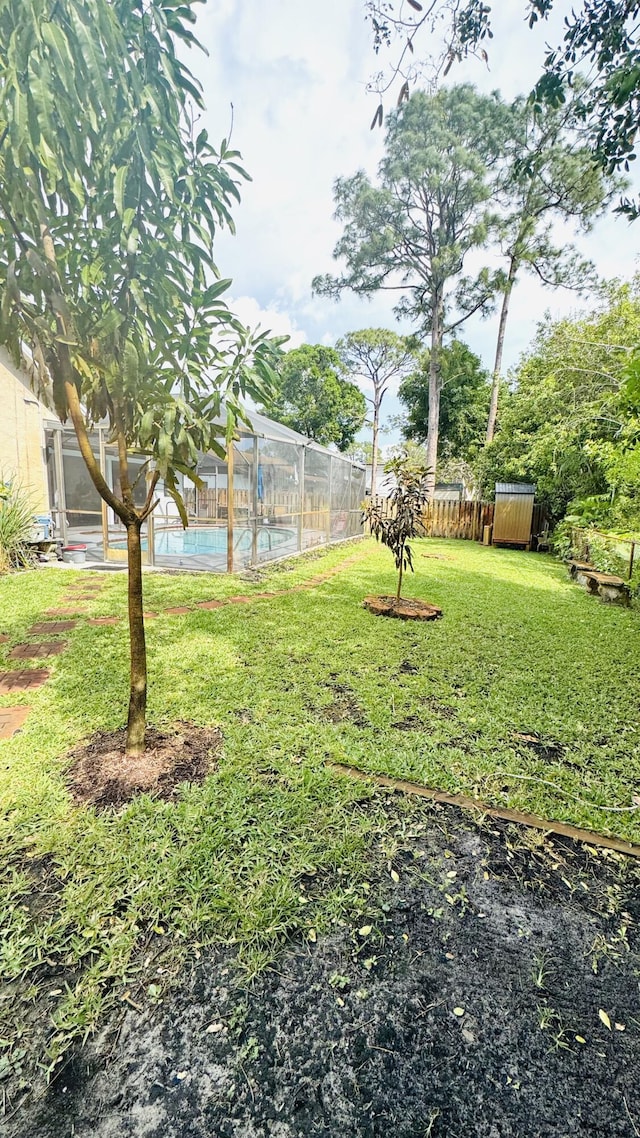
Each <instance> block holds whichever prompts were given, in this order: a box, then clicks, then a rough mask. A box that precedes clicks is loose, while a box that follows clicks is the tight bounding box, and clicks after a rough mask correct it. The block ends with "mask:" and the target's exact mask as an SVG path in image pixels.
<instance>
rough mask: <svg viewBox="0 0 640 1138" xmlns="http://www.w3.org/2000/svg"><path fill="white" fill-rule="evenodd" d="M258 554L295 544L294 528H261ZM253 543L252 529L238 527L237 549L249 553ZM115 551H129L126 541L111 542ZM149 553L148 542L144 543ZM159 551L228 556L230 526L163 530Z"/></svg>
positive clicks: (163, 553) (160, 553)
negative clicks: (293, 542) (228, 528)
mask: <svg viewBox="0 0 640 1138" xmlns="http://www.w3.org/2000/svg"><path fill="white" fill-rule="evenodd" d="M256 537H257V547H258V555H259V556H260V554H265V553H271V552H275V550H277V549H278V548H279V547H281V546H284V545H286V544H287V543H288V542H291V541H295V539H296V533H295V530H292V529H283V528H278V527H277V526H261V527H260V529H259V530H258V532H257V535H256ZM252 544H253V534H252V531H251V529H249V528H248V527H246V526H244V527H239V528H238V527H236V529H235V530H234V534H233V548H234V550H235V551H236V552H239V553H249V552H250V551H251V548H252ZM110 545H111V548H112V549H126V548H127V543H126V541H114V542H111V543H110ZM142 548H143V550H144V551H145V552H146V549H147V543H146V541H145V540H143V542H142ZM155 552H156V556H157V557H226V555H227V528H226V526H189V527H188V528H187V529H182V528H181V527H180V528H177V527H176V528H175V529H162V530H156V533H155Z"/></svg>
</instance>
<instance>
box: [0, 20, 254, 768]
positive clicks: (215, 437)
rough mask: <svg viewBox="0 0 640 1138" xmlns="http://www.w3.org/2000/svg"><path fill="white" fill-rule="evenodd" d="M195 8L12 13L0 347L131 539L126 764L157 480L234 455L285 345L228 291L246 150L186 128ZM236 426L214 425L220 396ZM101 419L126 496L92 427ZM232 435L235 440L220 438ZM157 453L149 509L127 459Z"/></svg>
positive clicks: (191, 101) (2, 74)
mask: <svg viewBox="0 0 640 1138" xmlns="http://www.w3.org/2000/svg"><path fill="white" fill-rule="evenodd" d="M194 6H195V0H183V2H181V4H180V5H177V4H176V3H175V2H174V0H144V2H143V0H56V3H54V4H52V3H51V0H29V3H25V2H24V0H2V3H1V4H0V280H1V282H2V286H3V295H2V307H1V313H0V341H1V342H2V343H4V344H6V345H7V346H8V347H9V348H10V349H11V351H12V353H13V355H14V357H15V358H16V359H18V358H20V357H21V356H22V357H26V358H27V359H28V360H29V361H30V363H31V365H32V370H33V380H34V384H35V386H36V387H37V389H38V392H39V394H40V395H41V397H42V398H44V399H45V400H46V401H47V402H48V403H49V404H50V405H52V406H53V407H54V408H55V410H56V411H57V413H58V415H59V416H60V418H61V419H62V421H63V422H65V421H67V420H68V419H70V420H71V422H72V424H73V427H74V429H75V432H76V435H77V438H78V443H79V447H80V451H81V453H82V456H83V458H84V461H85V463H86V466H87V469H88V472H89V475H90V477H91V479H92V481H93V484H94V486H95V488H96V490H97V491H98V493H99V494H100V495H101V497H102V498H103V499H104V501H105V502H106V503H107V504H108V505H109V506H110V507H111V509H112V510H113V511H114V512H115V514H116V515H117V517H118V518H119V519H120V520H121V522H122V523H123V525H124V526H125V527H126V532H127V551H128V565H129V628H130V644H131V685H130V699H129V714H128V727H127V753H128V754H129V755H136V754H140V753H141V752H142V751H143V750H144V740H145V723H146V697H147V658H146V644H145V631H144V620H143V602H142V567H141V528H142V525H143V524H144V522H145V521H146V519H147V518H148V516H149V514H150V512H151V511H152V510H153V508H154V505H155V491H156V487H157V485H158V482H159V481H160V479H163V480H164V483H165V486H166V488H167V490H168V492H169V493H170V494H172V495H173V496H174V498H175V499H176V502H177V504H178V506H179V508H180V510H181V513H182V516H183V520H184V521H185V523H186V515H185V514H184V507H183V505H182V501H181V498H180V494H179V484H178V478H179V475H191V476H194V472H195V467H196V464H197V461H198V452H199V451H207V450H210V449H213V450H215V451H216V452H217V453H219V454H224V445H223V442H224V435H225V432H226V435H227V438H229V437H230V436H231V434H232V433H233V430H234V424H235V419H236V417H237V416H239V415H240V414H241V409H240V403H239V400H240V399H241V398H242V397H243V396H244V395H245V394H251V395H253V396H254V397H258V398H264V397H265V393H266V391H267V388H268V384H269V383H270V382H271V381H272V378H273V373H272V369H271V366H270V359H271V354H272V351H273V347H272V345H271V344H270V343H269V342H268V341H267V339H266V338H265V337H264V336H259V337H255V338H254V337H253V336H252V335H251V334H250V333H249V332H248V331H247V330H246V329H245V328H243V326H242V325H241V324H240V323H239V322H238V320H237V319H236V318H235V317H234V316H233V314H232V313H231V312H230V311H229V309H228V308H227V306H226V304H225V303H224V301H223V299H222V294H223V293H224V291H225V289H226V288H227V286H228V284H229V283H230V282H229V281H226V280H221V279H219V273H218V271H217V268H216V265H215V262H214V260H213V239H214V235H215V233H216V230H217V228H218V227H219V226H222V225H227V226H232V220H231V213H230V210H231V207H232V205H233V204H234V202H235V201H237V199H238V183H239V182H240V181H241V180H242V178H243V177H245V175H244V172H243V170H242V168H241V167H240V166H239V165H238V162H237V159H238V155H237V153H236V152H235V151H232V150H230V149H229V147H228V145H227V143H226V142H223V143H222V145H221V147H220V149H219V150H218V151H216V150H215V149H214V148H213V146H212V145H211V143H210V142H209V139H208V137H207V133H206V131H200V133H198V134H196V133H195V132H194V130H193V122H194V118H195V115H194V106H201V97H200V91H199V89H198V87H197V85H196V83H195V81H194V79H193V77H192V76H191V75H190V73H189V71H188V70H187V69H186V67H185V66H184V64H183V63H182V62H181V59H180V51H181V49H182V48H183V47H184V46H185V45H189V44H194V43H196V42H197V41H196V40H195V38H194V35H193V32H192V30H191V25H192V23H193V21H194V19H195V16H194V13H193V8H194ZM223 396H224V397H225V398H226V407H227V415H228V419H227V422H226V424H225V425H220V418H221V412H222V399H223ZM105 420H106V422H107V423H108V427H109V433H110V440H111V442H112V443H113V444H114V445H115V446H116V447H117V452H118V461H119V484H120V486H119V489H115V488H114V487H112V486H110V485H109V484H108V483H107V482H106V480H105V478H104V477H103V475H102V473H101V470H100V464H99V461H98V456H97V455H96V453H95V451H94V449H93V447H92V442H91V438H90V431H91V428H92V426H93V425H94V424H96V423H98V422H104V421H105ZM221 439H222V441H221ZM134 453H135V454H138V455H142V456H143V457H144V458H145V459H146V460H147V466H146V470H147V474H148V484H147V489H146V493H145V494H144V495H143V502H142V504H141V505H137V504H136V502H137V501H139V494H138V489H139V488H137V487H136V486H135V484H132V482H131V478H130V464H129V457H130V455H131V454H134Z"/></svg>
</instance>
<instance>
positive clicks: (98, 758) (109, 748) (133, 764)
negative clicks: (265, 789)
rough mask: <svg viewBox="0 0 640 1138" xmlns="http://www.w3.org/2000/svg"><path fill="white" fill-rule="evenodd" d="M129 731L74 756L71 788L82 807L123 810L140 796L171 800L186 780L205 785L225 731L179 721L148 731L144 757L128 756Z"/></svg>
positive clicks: (103, 736) (102, 737) (99, 738)
mask: <svg viewBox="0 0 640 1138" xmlns="http://www.w3.org/2000/svg"><path fill="white" fill-rule="evenodd" d="M125 742H126V731H125V730H124V729H122V730H120V731H112V732H99V733H98V734H97V735H94V736H93V738H92V739H90V740H89V741H88V742H87V743H86V744H85V745H84V746H83V747H79V748H78V749H77V750H75V751H73V752H72V755H71V758H72V765H71V768H70V771H69V775H68V784H69V789H70V790H71V793H72V794H73V797H74V799H75V800H76V802H78V803H82V804H90V805H92V806H98V807H100V808H102V809H107V808H108V807H113V806H115V807H118V806H123V805H124V804H125V803H126V802H130V801H131V799H132V798H134V797H135V796H136V795H137V794H151V795H152V796H153V797H154V798H164V799H168V798H172V797H173V796H174V794H175V792H176V789H177V787H178V786H179V785H180V784H181V783H184V782H195V783H201V782H203V781H204V779H205V778H206V776H207V774H208V773H209V771H210V770H211V768H212V767H213V765H214V763H215V756H216V754H217V752H218V751H219V750H220V746H221V743H222V733H221V732H220V731H218V730H216V729H212V728H210V727H196V726H194V725H193V724H191V723H177V724H176V725H175V726H174V727H170V728H167V729H166V730H163V731H159V730H157V728H155V727H148V728H147V747H146V750H145V751H144V753H143V754H142V755H139V756H133V757H132V756H128V755H125Z"/></svg>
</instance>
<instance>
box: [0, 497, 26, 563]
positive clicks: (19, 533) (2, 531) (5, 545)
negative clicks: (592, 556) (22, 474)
mask: <svg viewBox="0 0 640 1138" xmlns="http://www.w3.org/2000/svg"><path fill="white" fill-rule="evenodd" d="M32 529H33V502H32V500H31V496H30V495H29V494H28V493H27V492H26V491H25V490H24V489H23V488H22V487H21V486H20V485H19V484H18V483H16V482H13V483H11V482H4V481H3V480H2V479H1V478H0V573H6V572H7V571H8V570H9V569H12V568H13V569H17V568H20V567H21V566H25V565H28V564H29V563H30V562H31V559H32V558H31V552H30V550H29V547H28V545H27V542H28V541H29V537H30V535H31V531H32Z"/></svg>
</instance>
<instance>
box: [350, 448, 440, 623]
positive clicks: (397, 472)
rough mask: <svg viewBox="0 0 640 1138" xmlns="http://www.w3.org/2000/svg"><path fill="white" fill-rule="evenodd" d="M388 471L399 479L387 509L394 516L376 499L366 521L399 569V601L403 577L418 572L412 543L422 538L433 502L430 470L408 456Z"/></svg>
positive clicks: (390, 464) (367, 509)
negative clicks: (387, 511)
mask: <svg viewBox="0 0 640 1138" xmlns="http://www.w3.org/2000/svg"><path fill="white" fill-rule="evenodd" d="M384 469H385V471H386V473H388V474H390V475H392V476H393V478H394V479H395V485H394V487H393V489H392V490H391V493H390V494H389V495H388V497H387V503H388V505H387V507H386V509H387V510H390V513H386V512H385V510H384V509H383V506H382V505H378V504H377V503H375V502H374V501H373V499H372V500H371V501H370V502H368V503H367V505H366V507H365V511H364V518H365V521H366V522H368V524H369V528H370V530H371V533H372V534H373V536H374V537H375V539H376V541H380V542H382V544H383V545H386V546H387V548H388V549H390V550H391V552H392V554H393V557H394V560H395V563H396V569H397V570H398V588H397V591H396V601H399V600H400V595H401V592H402V577H403V574H404V573H405V572H406V570H407V569H410V570H411V572H412V573H413V572H414V569H413V553H412V550H411V546H410V545H409V544H408V543H409V541H411V539H412V538H414V537H418V536H419V533H420V530H421V528H422V521H421V519H422V514H423V511H424V510H425V508H426V506H427V505H428V502H429V493H428V490H427V475H428V467H426V466H422V465H419V464H416V463H415V462H412V461H411V459H410V458H409V457H408V456H407V455H406V454H405V455H402V456H400V457H399V458H393V459H392V460H391V462H388V463H387V464H386V466H385V468H384Z"/></svg>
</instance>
